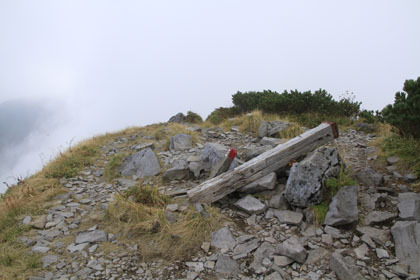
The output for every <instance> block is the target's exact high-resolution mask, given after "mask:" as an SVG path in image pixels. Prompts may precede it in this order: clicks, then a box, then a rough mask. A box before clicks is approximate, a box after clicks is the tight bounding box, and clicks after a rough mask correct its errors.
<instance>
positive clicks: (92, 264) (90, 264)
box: [86, 260, 104, 271]
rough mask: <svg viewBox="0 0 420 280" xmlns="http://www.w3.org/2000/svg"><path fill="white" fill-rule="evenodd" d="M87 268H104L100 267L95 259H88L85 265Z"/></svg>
mask: <svg viewBox="0 0 420 280" xmlns="http://www.w3.org/2000/svg"><path fill="white" fill-rule="evenodd" d="M86 266H87V267H88V268H92V269H94V270H99V271H101V270H104V268H103V267H102V265H101V264H100V263H99V262H98V261H97V260H90V261H89V262H88V263H87V265H86Z"/></svg>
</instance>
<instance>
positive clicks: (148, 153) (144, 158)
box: [121, 148, 161, 178]
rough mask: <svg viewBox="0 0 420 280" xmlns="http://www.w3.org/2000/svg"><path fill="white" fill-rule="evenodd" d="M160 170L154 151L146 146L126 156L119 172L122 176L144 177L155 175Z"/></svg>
mask: <svg viewBox="0 0 420 280" xmlns="http://www.w3.org/2000/svg"><path fill="white" fill-rule="evenodd" d="M160 171H161V168H160V164H159V161H158V158H157V157H156V155H155V153H154V152H153V151H152V150H151V149H150V148H146V149H144V150H141V151H140V152H138V153H136V154H134V155H131V156H128V157H127V158H125V159H124V161H123V163H122V165H121V174H122V175H123V176H133V175H136V176H137V177H139V178H141V177H145V176H155V175H157V174H159V173H160Z"/></svg>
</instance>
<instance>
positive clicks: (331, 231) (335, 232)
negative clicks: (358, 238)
mask: <svg viewBox="0 0 420 280" xmlns="http://www.w3.org/2000/svg"><path fill="white" fill-rule="evenodd" d="M324 231H325V233H327V234H329V235H331V236H332V237H333V238H337V239H339V238H347V237H349V234H347V233H341V231H340V230H339V229H337V228H335V227H332V226H325V227H324Z"/></svg>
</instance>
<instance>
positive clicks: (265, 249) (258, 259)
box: [250, 242, 275, 274]
mask: <svg viewBox="0 0 420 280" xmlns="http://www.w3.org/2000/svg"><path fill="white" fill-rule="evenodd" d="M274 252H275V248H274V246H273V245H272V244H271V243H269V242H264V243H262V244H261V246H260V247H259V248H258V249H257V250H256V251H255V252H254V259H253V261H252V263H251V265H250V268H252V269H253V270H254V272H255V273H257V274H261V273H264V272H265V270H264V269H262V262H263V259H264V258H270V257H271V256H272V255H273V254H274Z"/></svg>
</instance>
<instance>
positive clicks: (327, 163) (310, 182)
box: [285, 146, 340, 207]
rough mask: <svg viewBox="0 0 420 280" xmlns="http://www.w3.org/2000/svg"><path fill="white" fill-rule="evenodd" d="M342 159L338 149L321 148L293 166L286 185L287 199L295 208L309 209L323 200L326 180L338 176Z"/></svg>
mask: <svg viewBox="0 0 420 280" xmlns="http://www.w3.org/2000/svg"><path fill="white" fill-rule="evenodd" d="M339 171H340V158H339V156H338V152H337V149H336V148H330V147H325V146H324V147H321V148H318V149H317V150H315V151H314V152H313V153H312V154H310V155H309V156H307V157H306V158H305V159H304V160H302V161H301V162H299V163H295V164H293V166H292V168H291V169H290V174H289V178H288V180H287V184H286V190H285V198H286V199H287V201H288V202H289V203H290V204H291V205H294V206H298V207H309V206H311V205H314V204H319V203H320V202H321V201H322V199H323V192H324V184H325V180H326V179H328V178H330V177H333V176H337V175H338V173H339Z"/></svg>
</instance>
